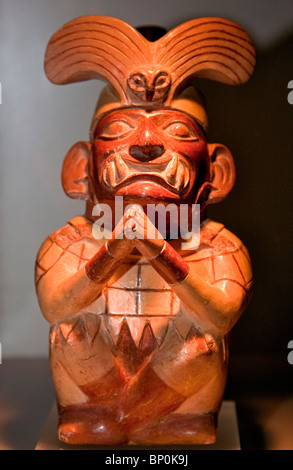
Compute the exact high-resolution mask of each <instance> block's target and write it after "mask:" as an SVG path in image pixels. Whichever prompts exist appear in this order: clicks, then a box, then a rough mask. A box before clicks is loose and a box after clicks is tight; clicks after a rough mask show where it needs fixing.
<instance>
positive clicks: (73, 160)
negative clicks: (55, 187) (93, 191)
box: [62, 142, 92, 200]
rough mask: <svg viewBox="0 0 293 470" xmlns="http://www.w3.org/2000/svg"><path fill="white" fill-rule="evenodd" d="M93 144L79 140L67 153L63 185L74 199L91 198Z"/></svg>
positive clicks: (68, 194)
mask: <svg viewBox="0 0 293 470" xmlns="http://www.w3.org/2000/svg"><path fill="white" fill-rule="evenodd" d="M91 153H92V150H91V144H90V143H89V142H77V143H76V144H74V145H73V147H71V149H70V150H69V152H68V153H67V155H66V157H65V159H64V162H63V168H62V186H63V189H64V191H65V193H66V194H67V196H69V197H71V198H72V199H84V200H88V199H89V198H90V188H89V161H90V157H91Z"/></svg>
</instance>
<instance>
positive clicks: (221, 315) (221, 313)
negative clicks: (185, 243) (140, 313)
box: [134, 214, 252, 335]
mask: <svg viewBox="0 0 293 470" xmlns="http://www.w3.org/2000/svg"><path fill="white" fill-rule="evenodd" d="M140 215H141V214H140ZM144 217H146V216H144ZM146 223H150V222H149V221H147V222H146V220H144V221H143V220H142V218H141V217H140V216H139V214H138V215H137V217H136V230H137V231H138V233H139V234H140V238H137V239H134V245H135V246H136V247H137V249H138V250H139V251H140V252H141V254H142V255H143V256H144V257H145V258H146V259H147V260H148V261H149V263H150V264H151V265H152V266H153V267H154V269H156V271H157V272H158V273H159V274H160V275H161V276H162V277H163V278H164V279H165V280H166V281H167V282H168V283H169V285H170V286H171V287H172V289H173V291H174V292H175V293H176V295H177V296H178V297H179V299H180V300H181V301H182V303H183V304H184V305H185V306H186V308H187V309H188V310H189V311H190V312H191V313H192V314H193V315H194V316H196V319H197V321H198V323H199V325H200V326H202V327H203V328H204V329H211V330H212V331H214V332H215V333H217V334H221V335H224V334H226V333H227V332H228V331H230V330H231V328H232V327H233V326H234V324H235V323H236V322H237V320H238V319H239V317H240V316H241V314H242V313H243V311H244V309H245V308H246V306H247V302H248V294H249V289H250V286H249V281H250V280H251V276H252V274H251V267H250V263H249V259H248V257H247V256H245V254H244V253H243V252H242V251H241V250H240V249H239V250H237V248H236V251H235V254H233V255H232V254H229V253H227V255H225V256H218V257H215V258H214V259H215V260H216V270H211V271H213V272H210V273H208V261H206V260H202V261H200V262H198V263H190V264H189V263H187V262H186V261H185V260H184V259H183V258H182V257H181V256H180V254H179V253H178V252H177V251H175V249H174V248H173V247H172V246H171V244H170V243H168V242H166V241H165V240H163V239H162V237H160V236H159V234H157V237H156V238H155V239H152V240H149V239H147V237H146V236H145V237H144V238H143V236H142V235H143V234H144V235H146V233H145V232H144V229H145V226H146ZM235 238H236V237H235ZM240 265H241V271H239V269H240V268H239V266H240Z"/></svg>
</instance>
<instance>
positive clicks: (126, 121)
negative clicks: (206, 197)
mask: <svg viewBox="0 0 293 470" xmlns="http://www.w3.org/2000/svg"><path fill="white" fill-rule="evenodd" d="M93 158H94V181H95V191H96V195H97V198H98V200H99V201H105V200H111V199H113V198H114V197H115V196H123V197H124V198H125V200H126V201H127V202H132V201H135V202H137V203H143V201H146V202H152V201H154V202H158V201H161V202H168V203H169V202H171V201H172V202H175V203H176V202H177V203H179V202H180V201H185V202H187V203H193V202H194V201H195V198H196V194H197V192H198V190H199V188H200V186H201V185H202V184H203V182H204V181H205V180H206V179H207V176H208V175H209V156H208V150H207V142H206V139H205V137H204V134H203V132H202V130H201V129H200V127H199V126H198V124H197V123H196V121H195V120H194V119H192V118H191V117H190V116H189V115H187V114H185V113H183V112H180V111H176V110H172V109H163V110H156V111H152V112H147V111H145V110H144V109H140V108H128V109H120V110H115V111H112V112H110V113H109V114H107V115H105V116H104V117H102V118H101V119H100V121H99V122H98V125H97V128H96V130H95V134H94V141H93Z"/></svg>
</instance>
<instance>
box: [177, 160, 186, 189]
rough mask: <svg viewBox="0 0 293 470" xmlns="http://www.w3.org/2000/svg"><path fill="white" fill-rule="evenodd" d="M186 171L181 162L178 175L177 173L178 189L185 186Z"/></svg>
mask: <svg viewBox="0 0 293 470" xmlns="http://www.w3.org/2000/svg"><path fill="white" fill-rule="evenodd" d="M184 173H185V170H184V166H183V165H182V164H180V165H179V166H178V170H177V175H176V185H175V186H176V189H177V191H179V190H180V189H182V188H183V187H184Z"/></svg>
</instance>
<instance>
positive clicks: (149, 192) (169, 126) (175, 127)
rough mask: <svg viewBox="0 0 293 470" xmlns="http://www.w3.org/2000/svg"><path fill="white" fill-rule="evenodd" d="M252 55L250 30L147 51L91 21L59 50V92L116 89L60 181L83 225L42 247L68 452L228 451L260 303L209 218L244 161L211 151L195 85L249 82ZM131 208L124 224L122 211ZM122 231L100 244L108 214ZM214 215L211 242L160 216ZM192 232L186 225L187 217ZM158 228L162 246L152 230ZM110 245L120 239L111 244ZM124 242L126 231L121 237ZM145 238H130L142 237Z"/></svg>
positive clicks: (217, 25) (54, 51) (244, 260)
mask: <svg viewBox="0 0 293 470" xmlns="http://www.w3.org/2000/svg"><path fill="white" fill-rule="evenodd" d="M254 61H255V60H254V49H253V46H252V45H251V42H250V40H249V38H248V36H247V35H246V33H245V32H244V31H243V30H242V29H241V28H240V27H239V26H238V25H236V24H234V23H231V22H230V21H226V20H223V19H218V18H202V19H196V20H192V21H189V22H187V23H184V24H183V25H181V26H179V27H177V28H175V29H174V30H172V31H170V32H168V33H167V34H166V35H165V36H163V37H161V38H160V39H158V40H156V41H154V42H149V41H148V40H146V39H145V38H144V37H143V36H142V35H141V34H140V33H138V31H136V30H135V29H134V28H132V27H131V26H129V25H127V24H126V23H124V22H122V21H120V20H117V19H114V18H107V17H99V16H89V17H83V18H78V19H76V20H73V21H71V22H69V23H67V24H66V25H65V26H64V27H63V28H61V29H60V30H59V31H57V33H55V35H53V37H52V38H51V40H50V42H49V44H48V48H47V51H46V56H45V69H46V73H47V75H48V78H49V79H50V80H52V81H53V82H54V83H58V84H64V83H70V82H73V81H81V80H87V79H92V78H102V79H105V80H107V81H108V82H109V83H110V85H108V86H107V87H106V88H105V90H104V91H103V92H102V94H101V97H100V99H99V102H98V105H97V109H96V111H95V114H94V117H93V120H92V125H91V129H90V142H78V143H77V144H75V145H74V146H73V147H72V148H71V149H70V150H69V152H68V154H67V156H66V157H65V160H64V164H63V169H62V183H63V187H64V190H65V192H66V193H67V195H68V196H69V197H72V198H78V199H84V200H85V201H86V211H85V214H84V215H83V216H78V217H76V218H74V219H72V220H70V221H69V222H68V223H67V225H65V226H64V227H63V228H61V229H59V230H57V231H56V232H54V233H52V234H51V235H50V236H49V237H48V238H47V239H46V240H45V242H44V243H43V245H42V247H41V248H40V251H39V253H38V257H37V262H36V289H37V295H38V300H39V304H40V308H41V310H42V313H43V315H44V316H45V318H46V319H47V320H48V322H50V324H51V334H50V361H51V370H52V375H53V380H54V384H55V388H56V393H57V399H58V407H59V425H58V436H59V439H60V440H61V441H63V442H66V443H71V444H103V445H107V444H109V445H120V444H121V445H122V444H123V445H125V444H127V443H129V444H147V445H149V444H208V443H212V442H215V440H216V433H217V416H218V412H219V409H220V406H221V403H222V398H223V393H224V390H225V384H226V377H227V365H228V346H227V334H228V333H229V331H230V330H231V329H232V328H233V326H234V325H235V323H236V322H237V320H238V319H239V317H240V316H241V314H242V313H243V311H244V310H245V308H246V306H247V304H248V302H249V299H250V295H251V288H252V271H251V263H250V259H249V254H248V252H247V250H246V248H245V247H244V245H243V244H242V242H241V241H240V240H239V239H238V238H237V237H236V236H235V235H233V234H232V233H231V232H229V231H228V230H227V229H226V228H225V227H224V226H223V225H221V224H219V223H217V222H214V221H211V220H209V219H208V217H207V206H208V205H209V204H211V203H215V202H219V201H221V200H222V199H223V198H225V197H226V196H227V194H228V193H229V192H230V191H231V189H232V188H233V185H234V181H235V168H234V162H233V157H232V155H231V153H230V151H229V150H228V149H227V148H226V147H225V146H224V145H222V144H212V143H209V142H208V140H207V130H208V119H207V114H206V110H205V107H204V100H203V98H202V97H201V95H200V93H199V92H198V91H196V90H195V89H194V88H193V87H191V86H190V82H191V80H193V79H194V78H195V77H205V78H210V79H212V80H217V81H221V82H223V83H226V84H230V85H238V84H241V83H244V82H245V81H246V80H247V79H248V78H249V76H250V75H251V73H252V71H253V67H254ZM116 196H120V197H122V198H123V199H122V200H123V209H124V215H123V217H122V218H121V219H120V220H119V221H117V220H116V219H117V217H116V215H117V214H115V207H116V206H115V204H114V201H115V197H116ZM97 203H100V204H107V205H108V207H111V208H112V218H111V219H110V220H109V221H108V226H107V227H105V229H106V230H105V237H104V238H101V237H100V238H99V239H97V237H96V236H95V231H94V230H93V229H94V228H95V222H96V219H97V217H96V216H95V215H97V214H95V212H94V211H95V209H94V207H95V205H96V204H97ZM158 203H162V204H163V205H164V206H165V207H167V205H169V204H173V205H175V208H177V209H178V214H179V215H180V213H181V212H180V211H181V210H182V209H181V206H180V204H185V205H188V207H189V219H188V220H189V223H190V222H191V212H190V211H191V207H192V204H194V203H197V204H200V215H201V230H200V243H199V246H198V247H197V248H196V249H193V250H184V249H182V239H180V238H177V239H172V237H171V231H172V225H171V223H169V222H170V221H169V222H168V221H167V224H166V234H165V236H164V237H163V236H162V235H161V234H160V232H159V231H158V228H159V227H158V225H157V224H156V223H154V225H153V224H152V223H151V222H150V220H149V218H148V212H147V208H148V205H149V204H158ZM178 220H179V219H178ZM150 227H151V228H152V237H148V233H149V232H148V233H147V228H150ZM108 232H109V237H106V234H107V233H108ZM111 232H112V233H111ZM130 235H132V236H130Z"/></svg>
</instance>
